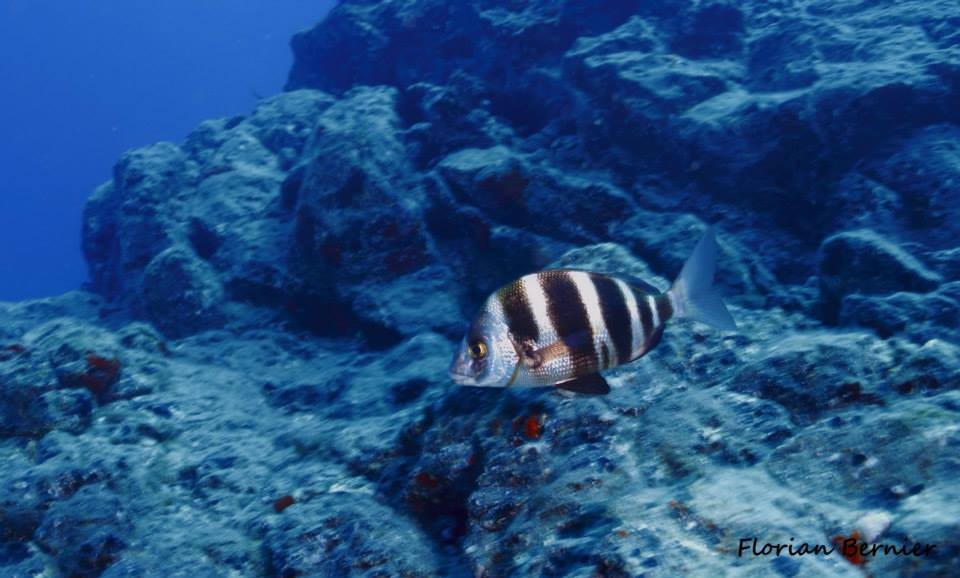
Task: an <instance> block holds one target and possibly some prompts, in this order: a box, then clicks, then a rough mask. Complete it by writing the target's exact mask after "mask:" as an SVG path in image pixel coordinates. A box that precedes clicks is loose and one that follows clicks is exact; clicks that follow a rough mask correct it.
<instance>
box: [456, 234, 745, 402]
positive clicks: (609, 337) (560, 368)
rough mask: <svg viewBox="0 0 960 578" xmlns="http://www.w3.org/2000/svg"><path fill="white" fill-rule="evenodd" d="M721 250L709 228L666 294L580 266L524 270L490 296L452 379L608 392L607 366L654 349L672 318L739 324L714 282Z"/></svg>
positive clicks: (461, 350)
mask: <svg viewBox="0 0 960 578" xmlns="http://www.w3.org/2000/svg"><path fill="white" fill-rule="evenodd" d="M716 253H717V245H716V241H715V239H714V237H713V232H712V230H708V231H707V233H706V234H705V235H704V237H703V238H702V239H701V241H700V243H698V245H697V248H696V249H695V250H694V253H693V255H691V257H690V259H688V261H687V263H686V265H684V269H683V272H682V273H681V275H680V276H679V277H678V279H677V281H676V282H675V283H674V285H673V287H671V288H670V289H669V290H668V291H666V292H663V293H660V292H659V291H657V290H656V289H654V288H653V287H651V286H649V285H648V284H646V283H644V282H642V281H637V280H633V279H630V278H626V277H618V276H615V275H605V274H600V273H593V272H589V271H580V270H575V269H552V270H547V271H540V272H538V273H532V274H529V275H525V276H523V277H521V278H519V279H517V280H515V281H513V282H512V283H509V284H507V285H505V286H504V287H502V288H500V289H499V290H498V291H496V292H495V293H494V294H493V295H491V296H490V297H489V298H488V299H487V301H486V302H485V304H484V306H483V308H482V309H481V311H480V313H479V314H478V315H477V317H476V319H475V320H474V322H473V323H472V324H471V326H470V329H469V331H468V332H467V335H466V336H465V337H464V338H463V341H462V343H461V345H460V348H459V350H458V352H457V354H456V356H455V357H454V360H453V363H452V364H451V367H450V374H451V377H452V378H453V380H454V381H456V382H457V383H459V384H461V385H475V386H492V387H537V386H550V385H557V386H558V387H561V388H564V389H571V390H573V391H581V392H585V393H607V392H608V391H609V387H608V386H607V384H606V382H605V381H604V380H603V378H602V377H600V375H599V372H601V371H604V370H607V369H611V368H613V367H616V366H618V365H622V364H625V363H629V362H631V361H633V360H635V359H638V358H640V357H642V356H644V355H646V354H647V353H648V352H649V351H650V350H652V349H653V348H654V347H655V346H656V345H657V343H659V341H660V338H661V336H662V334H663V330H664V327H665V325H666V323H667V322H668V321H669V320H670V319H671V318H672V317H674V316H677V315H680V316H684V317H691V318H693V319H697V320H700V321H704V322H707V323H710V324H712V325H715V326H718V327H721V328H724V329H734V328H735V324H734V322H733V318H732V317H730V314H729V313H728V312H727V310H726V308H725V306H724V305H723V302H722V300H720V298H719V295H717V293H716V292H715V291H714V289H713V287H712V286H711V283H712V278H713V272H714V262H715V259H716Z"/></svg>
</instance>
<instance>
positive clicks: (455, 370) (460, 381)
mask: <svg viewBox="0 0 960 578" xmlns="http://www.w3.org/2000/svg"><path fill="white" fill-rule="evenodd" d="M447 372H448V373H449V374H450V379H452V380H453V382H454V383H456V384H457V385H476V383H477V378H476V377H474V376H473V375H470V374H469V373H466V372H464V370H463V364H462V363H460V362H459V360H458V359H455V360H453V363H451V364H450V369H448V370H447Z"/></svg>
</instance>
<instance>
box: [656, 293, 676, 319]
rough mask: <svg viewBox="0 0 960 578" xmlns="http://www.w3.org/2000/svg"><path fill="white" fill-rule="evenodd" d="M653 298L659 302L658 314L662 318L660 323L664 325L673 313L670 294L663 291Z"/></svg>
mask: <svg viewBox="0 0 960 578" xmlns="http://www.w3.org/2000/svg"><path fill="white" fill-rule="evenodd" d="M653 299H654V301H655V302H656V303H657V316H658V317H659V318H660V324H661V325H663V324H664V323H666V322H667V320H669V319H670V317H671V316H672V315H673V305H672V304H671V303H670V296H669V295H667V294H665V293H661V294H660V295H657V296H656V297H654V298H653Z"/></svg>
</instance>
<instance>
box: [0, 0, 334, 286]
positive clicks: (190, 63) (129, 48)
mask: <svg viewBox="0 0 960 578" xmlns="http://www.w3.org/2000/svg"><path fill="white" fill-rule="evenodd" d="M332 5H333V0H163V1H162V2H158V1H156V0H98V1H97V2H71V1H65V0H0V86H2V87H3V88H2V91H0V301H3V300H8V301H12V300H19V299H24V298H29V297H39V296H46V295H54V294H57V293H61V292H63V291H67V290H70V289H74V288H77V287H78V286H79V285H80V284H81V283H82V282H83V281H84V280H85V279H86V266H85V264H84V263H83V259H82V256H81V254H80V218H81V212H82V210H83V203H84V201H85V200H86V198H87V197H88V196H89V194H90V193H91V192H92V191H93V189H94V188H95V187H96V186H97V185H99V184H100V183H102V182H104V181H106V180H107V179H109V178H110V175H111V169H112V166H113V163H114V162H115V161H116V159H117V158H118V157H119V155H120V154H121V153H123V151H125V150H127V149H129V148H134V147H138V146H142V145H146V144H149V143H152V142H155V141H158V140H173V141H179V140H181V139H182V138H183V137H184V136H186V134H187V133H188V132H189V131H190V130H191V129H192V128H193V127H194V126H196V124H197V123H198V122H200V121H201V120H203V119H206V118H214V117H221V116H230V115H234V114H239V113H245V112H247V111H249V110H250V108H251V107H252V106H253V105H254V103H255V101H256V99H257V95H259V96H267V95H270V94H274V93H277V92H279V91H280V89H281V87H282V86H283V83H284V81H285V79H286V74H287V71H288V69H289V67H290V63H291V62H292V56H291V53H290V49H289V39H290V36H291V35H292V34H293V33H294V32H296V31H298V30H301V29H304V28H307V27H309V26H311V25H313V24H315V23H316V22H317V21H318V20H320V19H321V18H322V17H323V15H324V14H326V12H327V11H328V10H329V8H330V7H331V6H332Z"/></svg>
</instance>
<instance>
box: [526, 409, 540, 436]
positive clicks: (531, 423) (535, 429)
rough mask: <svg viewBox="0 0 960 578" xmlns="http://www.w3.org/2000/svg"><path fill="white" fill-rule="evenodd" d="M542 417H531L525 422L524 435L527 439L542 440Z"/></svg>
mask: <svg viewBox="0 0 960 578" xmlns="http://www.w3.org/2000/svg"><path fill="white" fill-rule="evenodd" d="M542 418H543V416H542V415H530V416H527V419H525V420H524V421H523V435H524V436H526V437H527V439H531V440H535V439H539V438H540V432H541V429H542V427H543V424H542V423H541V419H542Z"/></svg>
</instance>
